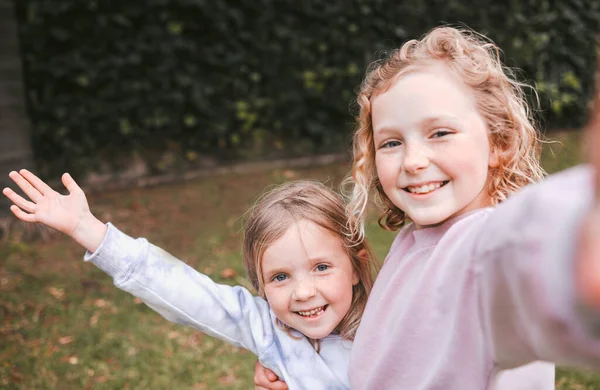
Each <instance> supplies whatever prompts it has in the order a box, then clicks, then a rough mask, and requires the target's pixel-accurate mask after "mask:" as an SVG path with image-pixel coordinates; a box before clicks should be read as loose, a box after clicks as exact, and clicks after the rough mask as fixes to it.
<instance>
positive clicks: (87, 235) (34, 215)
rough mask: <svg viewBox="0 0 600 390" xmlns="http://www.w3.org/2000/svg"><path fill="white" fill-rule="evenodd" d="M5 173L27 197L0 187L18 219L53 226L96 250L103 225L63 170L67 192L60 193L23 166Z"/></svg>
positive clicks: (83, 195) (100, 240) (103, 231)
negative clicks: (20, 168)
mask: <svg viewBox="0 0 600 390" xmlns="http://www.w3.org/2000/svg"><path fill="white" fill-rule="evenodd" d="M8 176H9V177H10V178H11V179H12V180H13V181H14V182H15V184H17V186H19V188H20V189H21V190H22V191H23V192H24V193H25V195H27V197H29V199H30V200H27V199H25V198H23V197H22V196H20V195H19V194H17V193H16V192H14V191H13V190H11V189H10V188H5V189H4V190H2V193H3V194H4V195H6V197H7V198H8V199H10V200H11V201H12V202H13V203H14V205H12V206H10V210H11V211H12V212H13V214H15V216H16V217H17V218H19V219H20V220H22V221H26V222H37V223H42V224H44V225H46V226H49V227H51V228H53V229H56V230H58V231H60V232H62V233H64V234H66V235H68V236H70V237H72V238H74V239H75V240H76V241H77V242H79V243H80V244H81V245H83V246H84V247H86V249H88V250H92V251H93V250H95V249H96V248H97V246H98V245H99V244H100V243H101V242H102V239H103V237H104V234H105V232H106V227H105V226H104V224H102V223H101V222H100V221H98V220H97V219H96V218H95V217H94V216H93V215H92V213H91V212H90V208H89V206H88V202H87V199H86V197H85V194H84V193H83V191H82V190H81V188H80V187H79V186H78V185H77V183H75V180H73V178H72V177H71V175H69V174H68V173H65V174H64V175H63V176H62V182H63V184H64V185H65V187H66V188H67V190H68V191H69V195H61V194H59V193H58V192H56V191H54V190H53V189H52V188H50V186H48V185H47V184H46V183H44V182H43V181H42V180H41V179H40V178H38V177H37V176H36V175H34V174H33V173H31V172H29V171H27V170H25V169H22V170H20V171H19V172H15V171H13V172H11V173H9V175H8Z"/></svg>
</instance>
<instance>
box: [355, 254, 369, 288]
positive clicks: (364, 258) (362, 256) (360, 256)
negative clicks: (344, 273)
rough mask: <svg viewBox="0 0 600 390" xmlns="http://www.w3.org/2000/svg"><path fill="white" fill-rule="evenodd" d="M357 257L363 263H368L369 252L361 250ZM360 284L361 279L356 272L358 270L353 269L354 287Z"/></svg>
mask: <svg viewBox="0 0 600 390" xmlns="http://www.w3.org/2000/svg"><path fill="white" fill-rule="evenodd" d="M356 255H357V256H358V258H359V259H360V261H361V262H363V261H368V255H367V251H366V250H365V249H364V248H363V249H361V250H359V251H358V253H357V254H356ZM358 282H360V277H359V276H358V273H357V272H356V270H355V269H353V270H352V285H353V286H356V285H357V284H358Z"/></svg>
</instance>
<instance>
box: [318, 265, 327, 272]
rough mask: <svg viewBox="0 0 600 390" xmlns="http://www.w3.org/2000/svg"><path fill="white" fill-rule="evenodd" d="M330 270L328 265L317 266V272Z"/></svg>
mask: <svg viewBox="0 0 600 390" xmlns="http://www.w3.org/2000/svg"><path fill="white" fill-rule="evenodd" d="M328 269H329V266H328V265H327V264H319V265H317V271H321V272H323V271H327V270H328Z"/></svg>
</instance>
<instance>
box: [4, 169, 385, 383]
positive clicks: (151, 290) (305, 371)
mask: <svg viewBox="0 0 600 390" xmlns="http://www.w3.org/2000/svg"><path fill="white" fill-rule="evenodd" d="M9 176H10V177H11V179H12V180H14V182H15V183H16V184H17V185H18V186H19V187H20V188H21V189H22V190H23V192H24V193H25V194H26V195H27V196H28V197H29V198H30V199H31V201H28V200H25V199H24V198H22V197H21V196H19V195H17V194H16V193H15V192H14V191H12V190H10V189H8V188H5V189H4V191H3V192H4V194H5V195H6V196H7V197H8V198H9V199H10V200H11V201H13V202H14V203H15V205H13V206H11V210H12V211H13V213H14V214H15V215H16V216H17V217H18V218H20V219H22V220H23V221H29V222H39V223H43V224H45V225H47V226H50V227H52V228H55V229H57V230H59V231H61V232H63V233H65V234H67V235H69V236H70V237H72V238H73V239H74V240H75V241H77V242H78V243H79V244H81V245H82V246H83V247H84V248H86V249H87V250H88V253H86V255H85V260H86V261H91V262H93V263H94V264H95V265H97V266H98V267H99V268H101V269H102V270H103V271H105V272H106V273H108V274H109V275H110V276H112V277H113V279H114V282H115V285H116V286H117V287H119V288H121V289H123V290H125V291H127V292H129V293H131V294H133V295H135V296H137V297H139V298H140V299H142V300H143V301H144V302H145V303H146V304H147V305H148V306H150V307H151V308H153V309H154V310H156V311H157V312H159V313H160V314H161V315H162V316H164V317H165V318H167V319H168V320H171V321H174V322H177V323H180V324H185V325H189V326H192V327H194V328H197V329H199V330H201V331H203V332H205V333H207V334H209V335H211V336H213V337H217V338H220V339H222V340H225V341H228V342H230V343H231V344H233V345H236V346H241V347H244V348H246V349H248V350H250V351H252V352H254V353H255V354H256V355H257V356H258V358H259V360H260V361H261V363H262V364H264V365H265V366H267V367H269V368H271V369H273V370H274V371H275V372H276V373H277V374H278V375H280V376H281V377H282V378H284V379H285V381H286V382H287V383H288V385H289V387H290V388H291V389H307V390H308V389H311V390H312V389H348V388H349V382H348V374H347V373H348V360H349V356H350V348H351V345H352V340H353V339H354V334H355V332H356V329H357V327H358V324H359V322H360V317H361V315H362V311H363V309H364V307H365V304H366V300H367V296H368V294H369V292H370V290H371V286H372V284H373V272H372V271H373V270H372V268H373V267H374V264H375V262H374V261H373V259H372V258H371V255H370V249H369V247H368V244H367V242H365V241H364V240H362V239H361V238H359V237H357V236H355V235H353V234H352V233H351V232H349V231H348V230H347V226H348V218H347V214H346V210H345V205H344V203H343V201H342V200H341V199H340V197H339V196H337V195H336V194H335V193H334V192H332V191H331V190H329V189H327V188H326V187H325V186H323V185H321V184H318V183H316V182H311V181H299V182H293V183H289V184H284V185H282V186H280V187H278V188H276V189H275V190H273V191H272V192H270V193H268V194H267V195H265V196H264V197H262V198H261V199H260V200H259V202H258V203H257V204H256V206H255V207H254V208H253V209H252V211H251V213H250V216H249V219H248V222H247V227H246V230H245V234H244V242H243V258H244V265H245V267H246V269H247V271H248V275H249V278H250V280H251V282H252V285H253V286H254V288H255V289H256V290H257V291H258V293H259V295H260V297H254V296H252V295H251V293H250V292H249V291H248V290H246V289H244V288H243V287H239V286H237V287H230V286H226V285H218V284H216V283H214V282H212V281H211V280H210V279H209V278H208V277H207V276H206V275H202V274H200V273H198V272H196V271H195V270H193V269H192V268H191V267H189V266H187V265H186V264H184V263H182V262H181V261H179V260H177V259H175V258H174V257H172V256H171V255H169V254H168V253H166V252H164V251H163V250H161V249H160V248H157V247H156V246H154V245H151V244H149V243H148V242H147V241H146V240H145V239H143V238H140V239H137V240H134V239H132V238H130V237H128V236H127V235H125V234H123V233H121V232H120V231H119V230H117V228H115V227H114V226H113V225H112V224H110V223H109V224H107V225H104V224H103V223H102V222H100V221H99V220H97V219H96V218H95V217H94V216H93V215H92V214H91V212H90V210H89V207H88V204H87V200H86V198H85V195H84V193H83V191H82V190H81V189H80V188H79V186H78V185H77V184H76V183H75V181H74V180H73V179H72V178H71V176H69V175H68V174H65V175H63V178H62V180H63V183H64V185H65V186H66V188H67V189H68V190H69V195H68V196H62V195H60V194H58V193H57V192H55V191H54V190H52V189H51V188H50V187H49V186H48V185H46V184H45V183H44V182H43V181H42V180H40V179H39V178H37V177H36V176H35V175H33V174H32V173H30V172H28V171H26V170H21V171H20V173H17V172H11V173H10V175H9Z"/></svg>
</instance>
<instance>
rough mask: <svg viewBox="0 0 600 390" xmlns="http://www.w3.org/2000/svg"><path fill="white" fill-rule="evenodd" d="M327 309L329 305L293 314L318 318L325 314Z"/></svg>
mask: <svg viewBox="0 0 600 390" xmlns="http://www.w3.org/2000/svg"><path fill="white" fill-rule="evenodd" d="M328 307H329V305H324V306H319V307H315V308H314V309H311V310H306V311H297V312H295V313H296V314H298V315H300V316H301V317H306V318H313V317H318V316H320V315H321V314H322V313H323V312H325V310H327V308H328Z"/></svg>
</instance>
